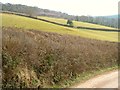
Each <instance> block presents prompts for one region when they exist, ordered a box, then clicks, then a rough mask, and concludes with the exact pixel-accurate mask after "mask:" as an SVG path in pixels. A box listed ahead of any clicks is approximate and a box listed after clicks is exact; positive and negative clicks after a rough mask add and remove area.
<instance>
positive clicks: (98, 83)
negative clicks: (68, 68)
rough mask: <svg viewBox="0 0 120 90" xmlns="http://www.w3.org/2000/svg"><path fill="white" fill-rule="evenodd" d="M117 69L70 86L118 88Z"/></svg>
mask: <svg viewBox="0 0 120 90" xmlns="http://www.w3.org/2000/svg"><path fill="white" fill-rule="evenodd" d="M118 77H119V78H120V76H119V75H118V70H116V71H112V72H108V73H105V74H102V75H98V76H96V77H94V78H92V79H90V80H88V81H86V82H84V83H80V84H77V85H75V86H73V87H71V88H118Z"/></svg>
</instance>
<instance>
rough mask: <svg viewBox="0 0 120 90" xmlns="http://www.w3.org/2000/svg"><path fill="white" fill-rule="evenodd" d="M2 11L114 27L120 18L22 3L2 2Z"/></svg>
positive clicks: (116, 26)
mask: <svg viewBox="0 0 120 90" xmlns="http://www.w3.org/2000/svg"><path fill="white" fill-rule="evenodd" d="M1 5H2V6H1V7H2V11H10V12H16V13H24V14H28V15H30V16H39V15H42V16H49V17H57V18H63V19H70V20H75V21H83V22H87V23H93V24H98V25H104V26H109V27H113V28H118V19H116V18H106V17H101V16H99V17H92V16H75V15H69V14H67V13H63V12H59V11H53V10H49V9H42V8H38V7H32V6H26V5H21V4H10V3H6V4H1Z"/></svg>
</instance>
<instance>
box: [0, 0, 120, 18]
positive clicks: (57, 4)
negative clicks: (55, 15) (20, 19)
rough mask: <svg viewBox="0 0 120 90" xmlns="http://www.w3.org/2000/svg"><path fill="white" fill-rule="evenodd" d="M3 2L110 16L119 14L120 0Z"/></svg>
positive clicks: (15, 0) (89, 14)
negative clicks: (119, 5) (119, 4)
mask: <svg viewBox="0 0 120 90" xmlns="http://www.w3.org/2000/svg"><path fill="white" fill-rule="evenodd" d="M0 2H2V3H4V4H5V3H11V4H22V5H27V6H36V7H38V8H42V9H49V10H53V11H58V12H62V13H67V14H69V15H78V16H81V15H86V16H109V15H117V14H118V2H119V0H116V1H115V0H109V1H108V0H90V1H88V0H71V1H68V0H66V1H64V0H61V1H56V0H51V1H48V0H36V1H34V0H30V1H29V2H28V1H27V0H26V1H25V0H20V1H19V0H14V1H10V0H4V1H1V0H0Z"/></svg>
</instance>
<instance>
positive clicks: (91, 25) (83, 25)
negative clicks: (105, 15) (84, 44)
mask: <svg viewBox="0 0 120 90" xmlns="http://www.w3.org/2000/svg"><path fill="white" fill-rule="evenodd" d="M38 18H42V19H45V20H49V21H53V22H57V23H60V24H67V20H66V19H61V18H53V17H47V16H38ZM73 25H74V26H81V27H90V28H103V29H115V28H112V27H107V26H102V25H97V24H92V23H87V22H79V21H73Z"/></svg>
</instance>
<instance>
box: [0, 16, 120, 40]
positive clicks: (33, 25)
mask: <svg viewBox="0 0 120 90" xmlns="http://www.w3.org/2000/svg"><path fill="white" fill-rule="evenodd" d="M1 15H2V21H3V24H2V25H3V26H5V27H17V28H23V29H35V30H41V31H45V32H46V31H47V32H56V33H59V34H69V35H74V36H81V37H85V38H91V39H97V40H105V41H113V42H118V33H117V32H105V31H92V30H89V31H88V30H84V29H73V28H69V27H64V26H59V25H55V24H51V23H48V22H44V21H40V20H35V19H31V18H27V17H22V16H17V15H12V14H1ZM84 25H85V24H84Z"/></svg>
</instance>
